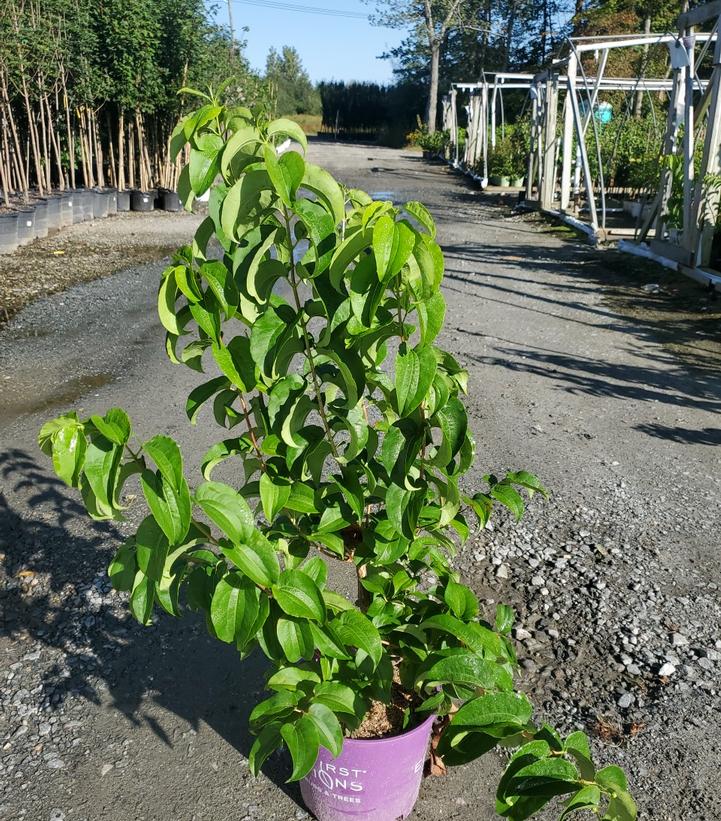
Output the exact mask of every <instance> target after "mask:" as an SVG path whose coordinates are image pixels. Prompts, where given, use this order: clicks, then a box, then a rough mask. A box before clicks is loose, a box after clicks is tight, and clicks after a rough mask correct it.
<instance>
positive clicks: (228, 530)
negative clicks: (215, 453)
mask: <svg viewBox="0 0 721 821" xmlns="http://www.w3.org/2000/svg"><path fill="white" fill-rule="evenodd" d="M195 502H196V504H197V505H199V506H200V507H201V508H202V509H203V512H204V513H205V515H206V516H207V517H208V518H209V519H211V520H212V521H213V522H215V524H216V525H218V527H219V528H220V529H221V530H222V531H223V533H224V534H225V535H226V536H227V537H228V538H229V539H230V540H231V542H233V543H234V544H241V543H245V544H249V543H250V540H251V539H252V537H253V532H254V530H255V527H254V523H253V514H252V513H251V511H250V508H249V507H248V503H247V502H246V501H245V499H244V498H243V497H242V496H241V495H240V494H239V493H238V492H237V491H235V490H233V488H232V487H230V486H229V485H225V484H222V483H221V482H203V483H202V484H201V485H199V486H198V489H197V490H196V491H195Z"/></svg>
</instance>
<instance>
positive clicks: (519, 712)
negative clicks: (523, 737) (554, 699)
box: [452, 693, 533, 732]
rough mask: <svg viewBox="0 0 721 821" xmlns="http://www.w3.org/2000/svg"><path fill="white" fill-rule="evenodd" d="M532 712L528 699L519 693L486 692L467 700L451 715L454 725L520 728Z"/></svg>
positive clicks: (487, 728)
mask: <svg viewBox="0 0 721 821" xmlns="http://www.w3.org/2000/svg"><path fill="white" fill-rule="evenodd" d="M532 713H533V708H532V707H531V705H530V703H529V701H528V699H527V698H526V696H524V695H523V694H521V693H487V694H486V695H483V696H479V697H478V698H473V699H471V700H470V701H467V702H466V703H465V704H464V705H463V706H462V707H461V708H460V709H459V710H458V712H457V713H456V714H455V715H454V716H453V719H452V723H453V725H454V727H469V728H479V729H480V728H483V729H484V731H486V732H488V731H489V730H490V728H492V727H493V726H494V725H499V726H511V727H517V728H519V729H522V728H523V727H525V726H526V724H528V721H529V720H530V718H531V715H532Z"/></svg>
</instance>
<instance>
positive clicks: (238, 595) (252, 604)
mask: <svg viewBox="0 0 721 821" xmlns="http://www.w3.org/2000/svg"><path fill="white" fill-rule="evenodd" d="M258 608H259V605H258V590H257V588H256V587H255V585H254V584H253V583H252V582H251V581H250V580H249V579H246V578H245V577H243V576H241V575H240V574H239V573H233V572H231V573H227V574H226V575H225V576H223V578H222V579H220V581H219V582H218V584H217V586H216V588H215V592H214V593H213V599H212V601H211V604H210V620H211V622H212V623H213V628H214V629H215V634H216V635H217V637H218V638H219V639H220V640H221V641H225V642H228V643H235V644H238V645H239V646H243V645H245V644H246V643H247V642H248V641H249V640H250V639H251V638H253V635H254V634H253V633H252V632H251V631H252V628H253V627H254V626H255V620H256V617H257V615H258Z"/></svg>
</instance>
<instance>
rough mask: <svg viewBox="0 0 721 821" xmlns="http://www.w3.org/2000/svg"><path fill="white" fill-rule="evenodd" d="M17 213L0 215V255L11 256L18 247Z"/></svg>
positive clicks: (10, 212) (8, 212) (7, 212)
mask: <svg viewBox="0 0 721 821" xmlns="http://www.w3.org/2000/svg"><path fill="white" fill-rule="evenodd" d="M18 244H19V243H18V212H17V211H5V212H3V213H2V214H0V254H11V253H12V252H13V251H14V250H15V249H16V248H17V247H18Z"/></svg>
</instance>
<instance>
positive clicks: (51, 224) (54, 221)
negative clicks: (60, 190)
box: [45, 194, 62, 234]
mask: <svg viewBox="0 0 721 821" xmlns="http://www.w3.org/2000/svg"><path fill="white" fill-rule="evenodd" d="M45 202H46V203H47V208H46V211H47V215H48V233H49V234H54V233H55V232H56V231H59V230H60V228H61V227H62V222H61V213H60V197H59V196H57V195H55V194H51V195H50V196H49V197H48V198H47V200H46V201H45Z"/></svg>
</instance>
